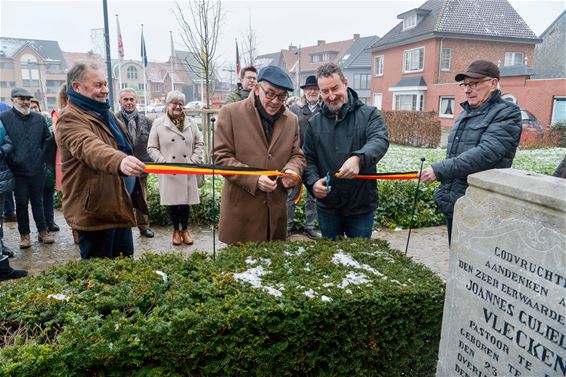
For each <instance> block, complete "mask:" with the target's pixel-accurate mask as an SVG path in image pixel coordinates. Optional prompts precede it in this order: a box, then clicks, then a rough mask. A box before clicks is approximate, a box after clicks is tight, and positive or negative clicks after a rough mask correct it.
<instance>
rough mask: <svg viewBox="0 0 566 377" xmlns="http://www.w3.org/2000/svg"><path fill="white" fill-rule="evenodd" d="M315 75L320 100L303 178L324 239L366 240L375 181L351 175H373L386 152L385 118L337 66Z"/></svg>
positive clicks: (306, 145)
mask: <svg viewBox="0 0 566 377" xmlns="http://www.w3.org/2000/svg"><path fill="white" fill-rule="evenodd" d="M316 78H317V81H318V86H319V88H320V93H321V97H322V100H323V101H324V104H323V105H322V109H321V111H320V112H319V113H318V114H316V115H315V116H313V117H312V118H311V119H310V120H309V125H308V128H307V133H306V136H305V141H304V145H303V151H304V153H305V157H306V159H307V167H306V169H305V173H304V175H303V182H304V183H305V186H306V187H307V189H308V190H309V191H310V192H311V193H312V194H313V195H314V196H315V197H316V199H317V201H316V204H317V213H318V223H319V225H320V230H321V231H322V236H323V237H326V238H331V239H336V237H340V236H344V235H346V236H347V237H365V238H370V237H371V233H372V229H373V221H374V212H375V209H376V208H377V204H378V198H377V186H376V182H375V181H372V180H362V179H352V178H354V176H356V175H358V174H375V173H376V164H377V162H378V161H379V160H380V159H381V158H382V157H383V156H384V155H385V153H386V152H387V149H388V148H389V141H388V140H387V130H386V128H385V124H384V122H383V118H382V117H381V115H380V114H379V111H378V110H377V109H376V108H375V107H372V106H368V105H366V104H364V103H363V102H362V101H360V100H359V99H358V95H357V93H356V92H355V91H353V90H352V89H350V88H348V80H346V78H345V77H344V74H343V73H342V71H341V69H340V67H338V65H336V64H334V63H327V64H324V65H322V66H320V67H319V68H318V70H317V72H316ZM326 177H328V179H327V178H326Z"/></svg>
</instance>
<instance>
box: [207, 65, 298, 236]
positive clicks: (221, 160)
mask: <svg viewBox="0 0 566 377" xmlns="http://www.w3.org/2000/svg"><path fill="white" fill-rule="evenodd" d="M291 90H293V83H292V82H291V79H290V78H289V76H288V75H287V74H286V73H285V72H284V71H283V70H281V69H280V68H279V67H276V66H267V67H264V68H262V69H261V70H260V72H259V75H258V84H257V85H256V86H255V87H254V89H253V91H252V92H251V93H250V94H249V96H248V98H246V99H245V100H243V101H239V102H235V103H231V104H227V105H225V106H224V107H222V109H221V110H220V113H219V114H218V122H217V128H216V131H215V134H214V143H215V147H214V160H215V163H216V164H219V165H223V166H239V167H255V168H261V169H267V170H278V171H281V172H285V173H288V174H291V175H293V176H296V177H299V176H300V175H301V174H302V173H303V169H304V167H305V158H304V155H303V152H302V151H301V148H300V134H299V125H298V121H297V117H296V116H295V115H294V114H293V113H291V112H290V111H289V110H287V109H286V107H285V100H286V99H287V97H288V93H287V92H288V91H291ZM297 183H298V181H297V180H296V179H295V178H294V177H284V178H278V179H274V178H273V177H269V176H265V175H261V176H257V175H240V176H227V177H225V178H224V188H223V190H222V203H221V207H220V223H219V232H218V238H219V239H220V241H222V242H225V243H228V244H232V243H237V242H248V241H255V242H260V241H270V240H285V239H286V237H287V206H286V199H287V189H288V188H290V187H293V186H295V185H296V184H297Z"/></svg>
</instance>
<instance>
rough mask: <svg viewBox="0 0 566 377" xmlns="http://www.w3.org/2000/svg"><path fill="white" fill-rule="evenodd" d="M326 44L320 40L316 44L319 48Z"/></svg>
mask: <svg viewBox="0 0 566 377" xmlns="http://www.w3.org/2000/svg"><path fill="white" fill-rule="evenodd" d="M325 43H326V41H325V40H323V39H319V40H318V41H317V42H316V45H317V46H321V45H323V44H325Z"/></svg>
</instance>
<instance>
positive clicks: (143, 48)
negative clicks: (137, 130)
mask: <svg viewBox="0 0 566 377" xmlns="http://www.w3.org/2000/svg"><path fill="white" fill-rule="evenodd" d="M141 43H142V54H141V55H142V65H143V102H144V108H145V113H146V114H147V80H146V73H145V70H146V68H147V51H146V49H145V39H144V37H143V24H141Z"/></svg>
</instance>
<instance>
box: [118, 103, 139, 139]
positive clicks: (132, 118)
mask: <svg viewBox="0 0 566 377" xmlns="http://www.w3.org/2000/svg"><path fill="white" fill-rule="evenodd" d="M121 113H122V114H121V115H122V118H123V119H124V122H125V123H126V128H127V129H128V134H129V135H130V140H132V142H133V143H135V141H136V140H137V131H138V126H137V124H136V119H138V109H134V111H132V112H131V113H127V112H126V111H122V112H121Z"/></svg>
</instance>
